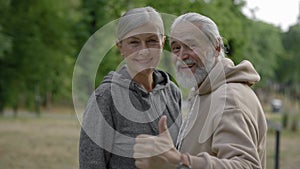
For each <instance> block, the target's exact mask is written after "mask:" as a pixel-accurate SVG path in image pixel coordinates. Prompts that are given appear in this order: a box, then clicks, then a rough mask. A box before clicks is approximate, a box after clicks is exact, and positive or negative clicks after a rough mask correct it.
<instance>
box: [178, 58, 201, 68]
mask: <svg viewBox="0 0 300 169" xmlns="http://www.w3.org/2000/svg"><path fill="white" fill-rule="evenodd" d="M189 64H197V63H196V62H195V61H194V60H193V59H186V60H177V61H176V67H179V66H186V65H189Z"/></svg>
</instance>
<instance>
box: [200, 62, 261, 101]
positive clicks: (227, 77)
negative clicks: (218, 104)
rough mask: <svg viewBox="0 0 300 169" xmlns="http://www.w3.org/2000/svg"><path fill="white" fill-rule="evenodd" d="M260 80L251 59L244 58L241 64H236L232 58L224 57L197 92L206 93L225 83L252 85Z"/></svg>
mask: <svg viewBox="0 0 300 169" xmlns="http://www.w3.org/2000/svg"><path fill="white" fill-rule="evenodd" d="M259 80H260V76H259V74H258V73H257V72H256V70H255V69H254V67H253V65H252V64H251V63H250V62H249V61H247V60H244V61H242V62H241V63H240V64H238V65H234V63H233V62H232V60H230V59H228V58H222V59H221V60H220V61H219V62H218V63H217V64H216V65H215V66H214V67H213V68H212V70H211V71H210V72H209V74H208V76H207V77H206V78H205V80H204V81H203V83H202V84H201V85H200V86H199V88H198V89H196V90H195V92H196V93H197V94H200V95H205V94H208V93H211V92H212V91H214V90H216V89H217V88H219V87H220V86H221V85H223V84H225V83H245V84H247V85H249V86H252V85H253V84H255V83H257V82H258V81H259ZM196 93H195V94H196Z"/></svg>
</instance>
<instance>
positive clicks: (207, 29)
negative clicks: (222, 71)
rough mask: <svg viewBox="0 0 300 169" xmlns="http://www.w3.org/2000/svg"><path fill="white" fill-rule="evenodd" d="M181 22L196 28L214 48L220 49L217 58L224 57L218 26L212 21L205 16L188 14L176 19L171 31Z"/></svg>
mask: <svg viewBox="0 0 300 169" xmlns="http://www.w3.org/2000/svg"><path fill="white" fill-rule="evenodd" d="M182 22H189V23H192V24H194V25H195V26H197V27H198V28H199V29H200V30H201V31H202V32H203V33H204V34H205V35H206V36H207V38H208V39H209V41H210V42H211V43H212V44H213V46H214V47H220V54H219V56H218V57H219V58H221V57H224V56H225V53H224V48H225V47H224V44H223V40H222V37H221V35H220V33H219V29H218V26H217V25H216V23H215V22H214V21H213V20H211V19H210V18H208V17H207V16H204V15H201V14H198V13H193V12H190V13H186V14H183V15H181V16H179V17H178V18H176V19H175V21H174V22H173V24H172V26H171V30H174V28H175V27H176V25H178V24H179V23H182Z"/></svg>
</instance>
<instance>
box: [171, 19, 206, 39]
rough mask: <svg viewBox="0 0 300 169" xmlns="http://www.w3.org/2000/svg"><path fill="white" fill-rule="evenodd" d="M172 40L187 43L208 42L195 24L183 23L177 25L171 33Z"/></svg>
mask: <svg viewBox="0 0 300 169" xmlns="http://www.w3.org/2000/svg"><path fill="white" fill-rule="evenodd" d="M170 40H171V41H172V40H173V41H174V40H179V41H183V42H187V41H204V40H205V41H206V40H207V37H206V35H205V34H204V33H203V32H202V31H201V30H200V29H199V28H198V27H197V26H196V25H194V24H192V23H190V22H183V23H181V24H177V25H176V26H175V27H174V28H173V29H172V31H171V36H170Z"/></svg>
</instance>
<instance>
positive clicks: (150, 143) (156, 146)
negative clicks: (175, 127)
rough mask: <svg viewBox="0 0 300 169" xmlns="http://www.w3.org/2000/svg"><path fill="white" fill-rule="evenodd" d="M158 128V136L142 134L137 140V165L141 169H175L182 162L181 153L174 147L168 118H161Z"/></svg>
mask: <svg viewBox="0 0 300 169" xmlns="http://www.w3.org/2000/svg"><path fill="white" fill-rule="evenodd" d="M158 128H159V135H158V136H151V135H145V134H142V135H139V136H137V137H136V139H135V141H136V143H135V145H134V158H135V160H136V161H135V165H136V166H137V167H138V168H140V169H158V168H159V169H175V168H176V167H177V165H178V164H179V162H180V152H179V151H178V150H176V148H175V147H174V145H173V142H172V138H171V135H170V133H169V130H168V127H167V117H166V116H162V117H161V118H160V120H159V123H158Z"/></svg>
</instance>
